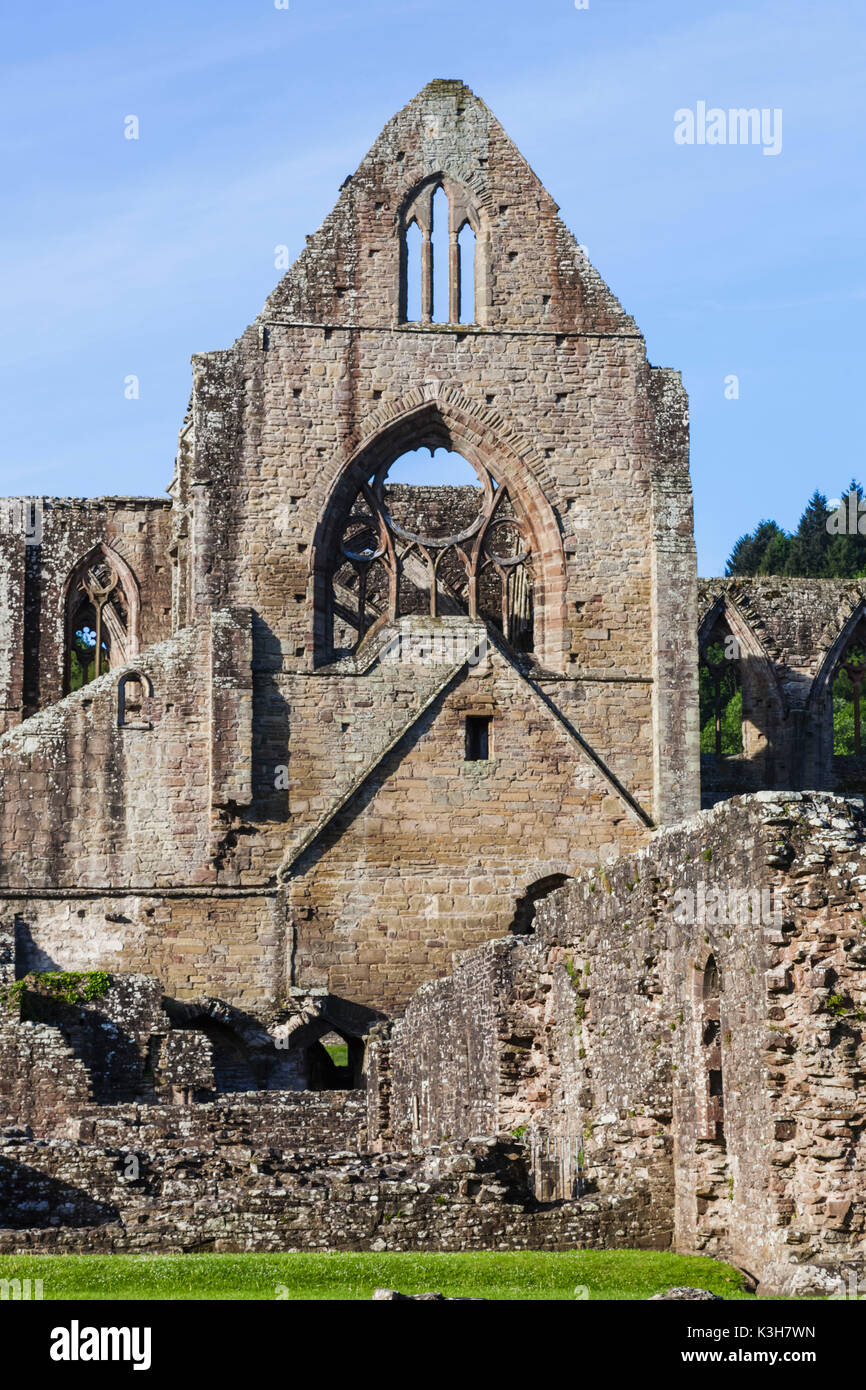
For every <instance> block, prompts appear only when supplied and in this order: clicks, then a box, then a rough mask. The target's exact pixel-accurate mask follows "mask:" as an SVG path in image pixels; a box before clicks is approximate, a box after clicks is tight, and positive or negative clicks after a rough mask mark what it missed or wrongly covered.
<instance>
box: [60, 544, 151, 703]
mask: <svg viewBox="0 0 866 1390" xmlns="http://www.w3.org/2000/svg"><path fill="white" fill-rule="evenodd" d="M138 611H139V599H138V585H137V584H136V582H135V577H134V575H133V574H132V571H131V570H130V568H129V566H128V565H127V564H126V563H125V561H123V560H122V559H121V557H120V556H119V555H117V554H116V553H115V552H114V551H112V550H110V549H109V548H108V547H107V546H104V545H98V546H97V547H96V548H95V549H94V550H92V551H91V552H90V554H89V555H88V556H86V557H85V559H83V560H81V561H79V563H78V564H77V565H76V567H75V569H74V570H73V571H72V573H71V575H70V576H69V579H68V580H67V583H66V590H65V600H64V658H63V681H64V693H65V694H70V693H71V692H72V691H75V690H79V689H80V688H81V687H82V686H83V685H87V684H88V683H89V682H90V681H92V680H95V679H96V677H97V676H101V675H104V674H105V672H106V671H110V670H112V669H114V667H116V666H122V665H124V664H125V663H126V662H127V661H128V660H129V658H130V656H133V655H134V654H135V652H136V650H137V647H138Z"/></svg>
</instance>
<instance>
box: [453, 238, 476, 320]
mask: <svg viewBox="0 0 866 1390" xmlns="http://www.w3.org/2000/svg"><path fill="white" fill-rule="evenodd" d="M457 245H458V247H459V253H460V254H459V264H460V322H461V323H474V322H475V233H474V232H473V230H472V228H471V227H470V225H469V223H468V222H465V223H464V224H463V228H462V230H461V232H460V235H459V237H458V238H457Z"/></svg>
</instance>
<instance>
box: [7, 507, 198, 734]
mask: <svg viewBox="0 0 866 1390" xmlns="http://www.w3.org/2000/svg"><path fill="white" fill-rule="evenodd" d="M21 502H22V505H23V504H26V508H27V516H28V518H30V520H32V522H33V524H32V525H29V526H28V529H27V530H26V531H25V529H24V528H23V527H22V525H21V524H20V523H21V515H23V513H21V514H19V512H18V511H17V510H16V511H14V512H13V513H10V522H11V521H12V520H13V518H14V521H15V524H10V525H8V526H6V527H4V531H3V534H2V536H0V570H2V571H3V574H4V575H5V579H6V582H5V583H0V631H2V632H3V634H4V647H5V649H6V650H5V658H4V660H5V663H6V666H5V674H4V670H3V669H0V706H2V711H0V712H3V711H5V717H4V720H3V727H5V728H8V727H11V726H13V725H15V724H17V723H20V721H21V720H22V719H25V718H27V717H28V716H29V715H31V714H33V713H34V712H35V711H36V710H39V709H44V708H45V707H46V706H48V705H50V704H52V703H53V702H54V701H56V700H59V699H60V698H61V697H62V695H63V690H64V686H63V681H64V642H65V633H64V614H65V590H66V585H67V582H68V580H69V578H70V576H71V575H72V572H73V570H74V569H75V567H76V565H77V564H78V563H79V561H81V560H83V559H85V558H86V557H87V555H88V554H89V553H90V552H91V551H92V550H93V549H94V547H96V546H98V545H100V544H103V545H105V546H107V547H108V548H109V549H110V550H111V551H112V552H113V553H115V554H117V555H118V556H119V557H120V558H121V560H122V561H124V562H125V563H126V564H127V565H128V566H129V568H130V569H131V571H132V574H133V575H134V579H135V587H136V591H137V603H138V613H139V620H138V621H139V627H138V633H137V638H138V645H139V647H144V646H149V645H150V644H151V643H154V642H160V641H162V640H163V639H164V638H166V637H168V636H169V635H170V633H171V588H172V568H171V560H170V556H169V545H170V538H171V502H170V499H168V498H159V497H92V498H90V497H88V498H76V497H73V498H62V497H51V498H35V499H30V498H27V499H21ZM8 507H9V503H7V509H8Z"/></svg>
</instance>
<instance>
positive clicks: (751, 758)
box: [698, 593, 790, 805]
mask: <svg viewBox="0 0 866 1390" xmlns="http://www.w3.org/2000/svg"><path fill="white" fill-rule="evenodd" d="M714 643H715V644H720V645H721V646H723V647H724V649H725V653H724V654H725V660H723V661H717V662H716V663H715V665H714V664H713V662H712V661H710V660H708V659H707V658H708V655H709V648H710V647H711V645H712V644H714ZM698 661H699V664H700V668H701V672H702V675H701V684H702V691H703V697H704V700H706V698H707V690H708V686H714V687H715V693H716V699H718V692H719V687H720V682H721V681H722V680H726V681H727V683H728V687H731V688H729V689H728V692H727V693H728V705H727V706H726V708H727V710H728V723H730V714H731V709H730V702H731V700H732V699H733V695H732V688H733V687H736V692H737V697H738V699H739V700H740V701H741V708H740V721H739V728H740V735H741V746H740V747H739V749H736V750H732V749H730V748H728V749H724V748H722V749H720V747H719V728H718V710H716V711H715V713H716V743H715V748H709V747H707V746H706V721H707V717H708V713H709V711H708V709H707V708H706V706H705V707H704V708H703V709H702V710H701V727H702V730H703V731H704V735H705V738H704V743H702V752H701V782H702V799H703V802H704V804H705V805H707V804H712V802H713V801H717V800H719V799H720V798H723V797H725V796H734V795H736V794H737V793H738V792H744V791H750V790H758V789H761V788H767V787H773V786H776V785H777V784H779V782H780V779H781V783H782V784H785V783H787V782H789V781H790V769H789V768H788V767H787V765H786V762H785V753H784V747H785V740H784V726H785V723H786V719H787V709H786V704H785V701H784V698H783V695H782V691H781V688H780V686H779V682H778V678H777V676H776V669H775V665H774V663H773V661H772V660H771V659H770V657H769V655H768V653H767V651H766V650H765V648H764V646H763V644H762V642H761V641H760V639H759V638H758V636H757V634H756V633H755V631H754V629H753V628H752V626H751V624H750V622H749V620H748V618H747V617H746V615H745V614H744V613H743V611H742V609H741V608H740V607H739V605H738V604H737V603H736V602H735V600H734V599H733V598H732V597H731V595H730V594H728V593H722V594H720V595H718V597H717V598H716V600H715V602H714V603H712V604H711V605H710V607H709V608H708V610H707V612H706V613H705V614H704V617H703V619H702V621H701V623H700V626H699V629H698ZM728 667H729V668H730V669H729V670H728V669H727V668H728ZM707 673H709V681H708V679H707ZM720 752H721V755H722V756H721V758H720V757H719V753H720Z"/></svg>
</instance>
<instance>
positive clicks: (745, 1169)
mask: <svg viewBox="0 0 866 1390" xmlns="http://www.w3.org/2000/svg"><path fill="white" fill-rule="evenodd" d="M864 882H866V821H864V809H863V804H862V802H861V801H860V800H859V799H857V800H850V799H849V800H846V799H843V798H838V797H834V796H831V795H823V796H822V795H817V794H816V795H812V796H804V795H802V794H798V793H789V794H784V795H780V796H779V797H778V799H774V797H773V795H772V794H770V793H762V794H759V795H758V796H756V797H753V798H744V799H741V798H737V799H736V800H734V801H731V802H728V803H725V804H724V805H723V806H720V807H717V808H716V809H715V810H714V811H713V812H712V813H702V814H701V815H700V816H698V817H696V818H695V819H694V820H691V821H689V822H686V823H685V824H684V825H683V826H682V827H681V828H677V829H674V830H671V831H669V832H665V833H663V834H660V835H659V836H658V837H657V839H656V840H655V841H654V842H653V844H652V845H650V846H648V847H647V848H646V849H644V850H642V851H639V852H638V853H637V854H636V855H633V856H629V857H625V858H623V859H622V860H620V861H618V862H617V863H616V864H614V865H611V866H609V867H605V868H604V869H602V870H600V871H599V872H597V873H596V874H595V875H594V876H592V877H590V878H585V879H583V880H582V881H580V882H576V883H574V884H572V885H568V886H566V887H564V888H561V889H560V890H559V891H557V892H556V893H554V894H553V895H552V896H551V897H550V898H549V899H548V900H547V901H545V902H542V903H541V904H539V907H538V912H537V918H536V921H537V928H536V933H535V935H534V937H532V938H529V939H524V940H516V939H515V940H511V941H507V942H493V943H489V944H488V945H486V946H485V947H483V948H482V949H481V950H480V951H475V952H470V953H468V954H467V956H465V957H464V958H463V959H462V961H461V963H460V965H459V966H458V968H457V969H456V971H455V973H454V975H453V977H452V978H451V979H448V980H444V981H440V982H436V983H432V984H430V985H427V986H426V987H425V988H424V989H423V990H422V991H420V992H419V994H418V995H417V996H416V998H415V999H414V1000H413V1001H412V1002H411V1003H410V1005H409V1007H408V1008H407V1010H406V1013H405V1016H404V1018H403V1019H401V1020H398V1021H397V1022H396V1023H395V1024H394V1026H393V1029H392V1033H391V1037H390V1039H385V1038H382V1039H377V1040H375V1041H374V1042H373V1044H372V1048H373V1054H374V1056H373V1062H372V1066H371V1073H370V1074H371V1079H375V1080H376V1081H377V1084H378V1085H379V1088H380V1093H379V1095H377V1096H376V1097H371V1109H370V1114H371V1119H372V1121H373V1123H374V1124H377V1125H378V1126H379V1131H380V1134H381V1135H383V1136H393V1137H394V1138H396V1139H397V1140H398V1141H400V1140H401V1139H402V1140H403V1141H404V1142H405V1141H410V1142H418V1143H435V1142H437V1141H439V1140H441V1138H442V1137H443V1136H444V1135H446V1134H447V1135H448V1136H449V1137H450V1138H456V1139H460V1138H463V1137H465V1136H466V1135H467V1134H468V1132H470V1131H472V1130H474V1129H475V1128H476V1127H481V1128H482V1129H484V1130H486V1131H487V1132H491V1131H495V1130H498V1129H504V1128H508V1129H512V1130H514V1131H515V1132H518V1133H521V1134H525V1135H526V1138H527V1141H528V1142H530V1145H531V1148H532V1151H533V1152H534V1153H535V1154H536V1155H538V1156H539V1163H540V1164H543V1162H544V1161H547V1162H548V1163H549V1162H550V1160H551V1155H552V1157H553V1159H554V1160H555V1166H556V1168H557V1172H556V1174H554V1178H555V1181H556V1182H558V1183H559V1195H560V1196H567V1195H569V1192H570V1191H571V1190H573V1188H574V1186H575V1184H576V1185H578V1186H579V1187H584V1186H588V1187H589V1188H590V1189H597V1190H598V1191H599V1192H600V1193H602V1194H605V1193H606V1194H611V1193H613V1192H616V1191H618V1190H619V1186H620V1183H621V1182H623V1181H630V1180H631V1178H632V1176H633V1174H634V1173H635V1172H640V1173H641V1174H642V1176H643V1179H644V1182H645V1186H646V1191H647V1193H648V1194H649V1200H650V1202H651V1205H652V1206H653V1208H654V1209H655V1210H659V1211H661V1210H664V1209H665V1207H668V1209H669V1210H670V1209H674V1210H675V1231H676V1235H675V1239H676V1242H677V1245H678V1248H681V1249H684V1250H697V1251H706V1252H708V1253H714V1254H724V1255H728V1256H730V1257H731V1258H733V1259H735V1260H736V1261H737V1262H738V1263H740V1264H741V1265H743V1266H745V1267H746V1268H748V1269H750V1270H752V1271H753V1272H755V1273H756V1274H758V1275H760V1276H761V1277H762V1279H763V1280H764V1285H765V1290H766V1291H768V1292H769V1291H772V1290H773V1289H778V1288H782V1287H787V1286H788V1285H789V1281H790V1279H791V1277H792V1271H793V1270H794V1269H795V1267H796V1266H798V1265H804V1266H806V1267H807V1269H811V1268H812V1267H814V1266H815V1265H819V1266H824V1267H828V1268H831V1269H836V1268H838V1266H839V1265H840V1263H842V1262H844V1261H849V1262H854V1263H855V1264H857V1263H862V1262H863V1261H864V1259H866V1168H864V1159H863V1154H862V1144H861V1139H860V1136H861V1133H862V1127H863V1122H864V1101H863V1089H862V1080H863V1075H864V1065H866V1041H864V1038H866V1025H864V1016H866V1010H864V999H863V977H862V971H861V969H860V958H861V956H863V955H864V952H866V936H864V928H863V915H862V907H861V897H862V887H863V884H864ZM762 892H763V894H764V896H763V899H762V896H761V894H762ZM718 893H722V894H724V895H725V896H724V899H719V898H717V896H716V895H717V894H718ZM732 893H733V894H734V897H733V898H731V896H730V895H731V894H732ZM689 894H691V895H692V897H691V899H690V898H689V896H688V895H689ZM749 902H751V910H750V909H749ZM702 903H703V906H701V904H702ZM711 958H712V960H711ZM864 958H866V956H864ZM713 961H714V962H715V964H716V966H717V968H718V972H719V977H720V987H717V988H716V995H717V996H718V998H717V999H715V1000H714V999H712V998H708V997H707V994H706V988H707V986H706V980H707V978H708V976H707V972H708V968H709V970H710V971H712V962H713ZM473 1006H475V1007H473ZM708 1010H709V1012H708ZM439 1040H441V1042H440V1041H439ZM714 1072H716V1073H718V1075H719V1076H720V1078H721V1083H720V1086H717V1085H715V1084H714V1080H713V1073H714ZM718 1122H720V1123H721V1124H722V1126H723V1131H720V1130H719V1129H718V1128H717V1123H718ZM722 1134H723V1137H721V1136H722ZM373 1139H374V1140H375V1134H374V1135H373ZM549 1177H550V1175H549V1174H548V1178H549Z"/></svg>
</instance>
